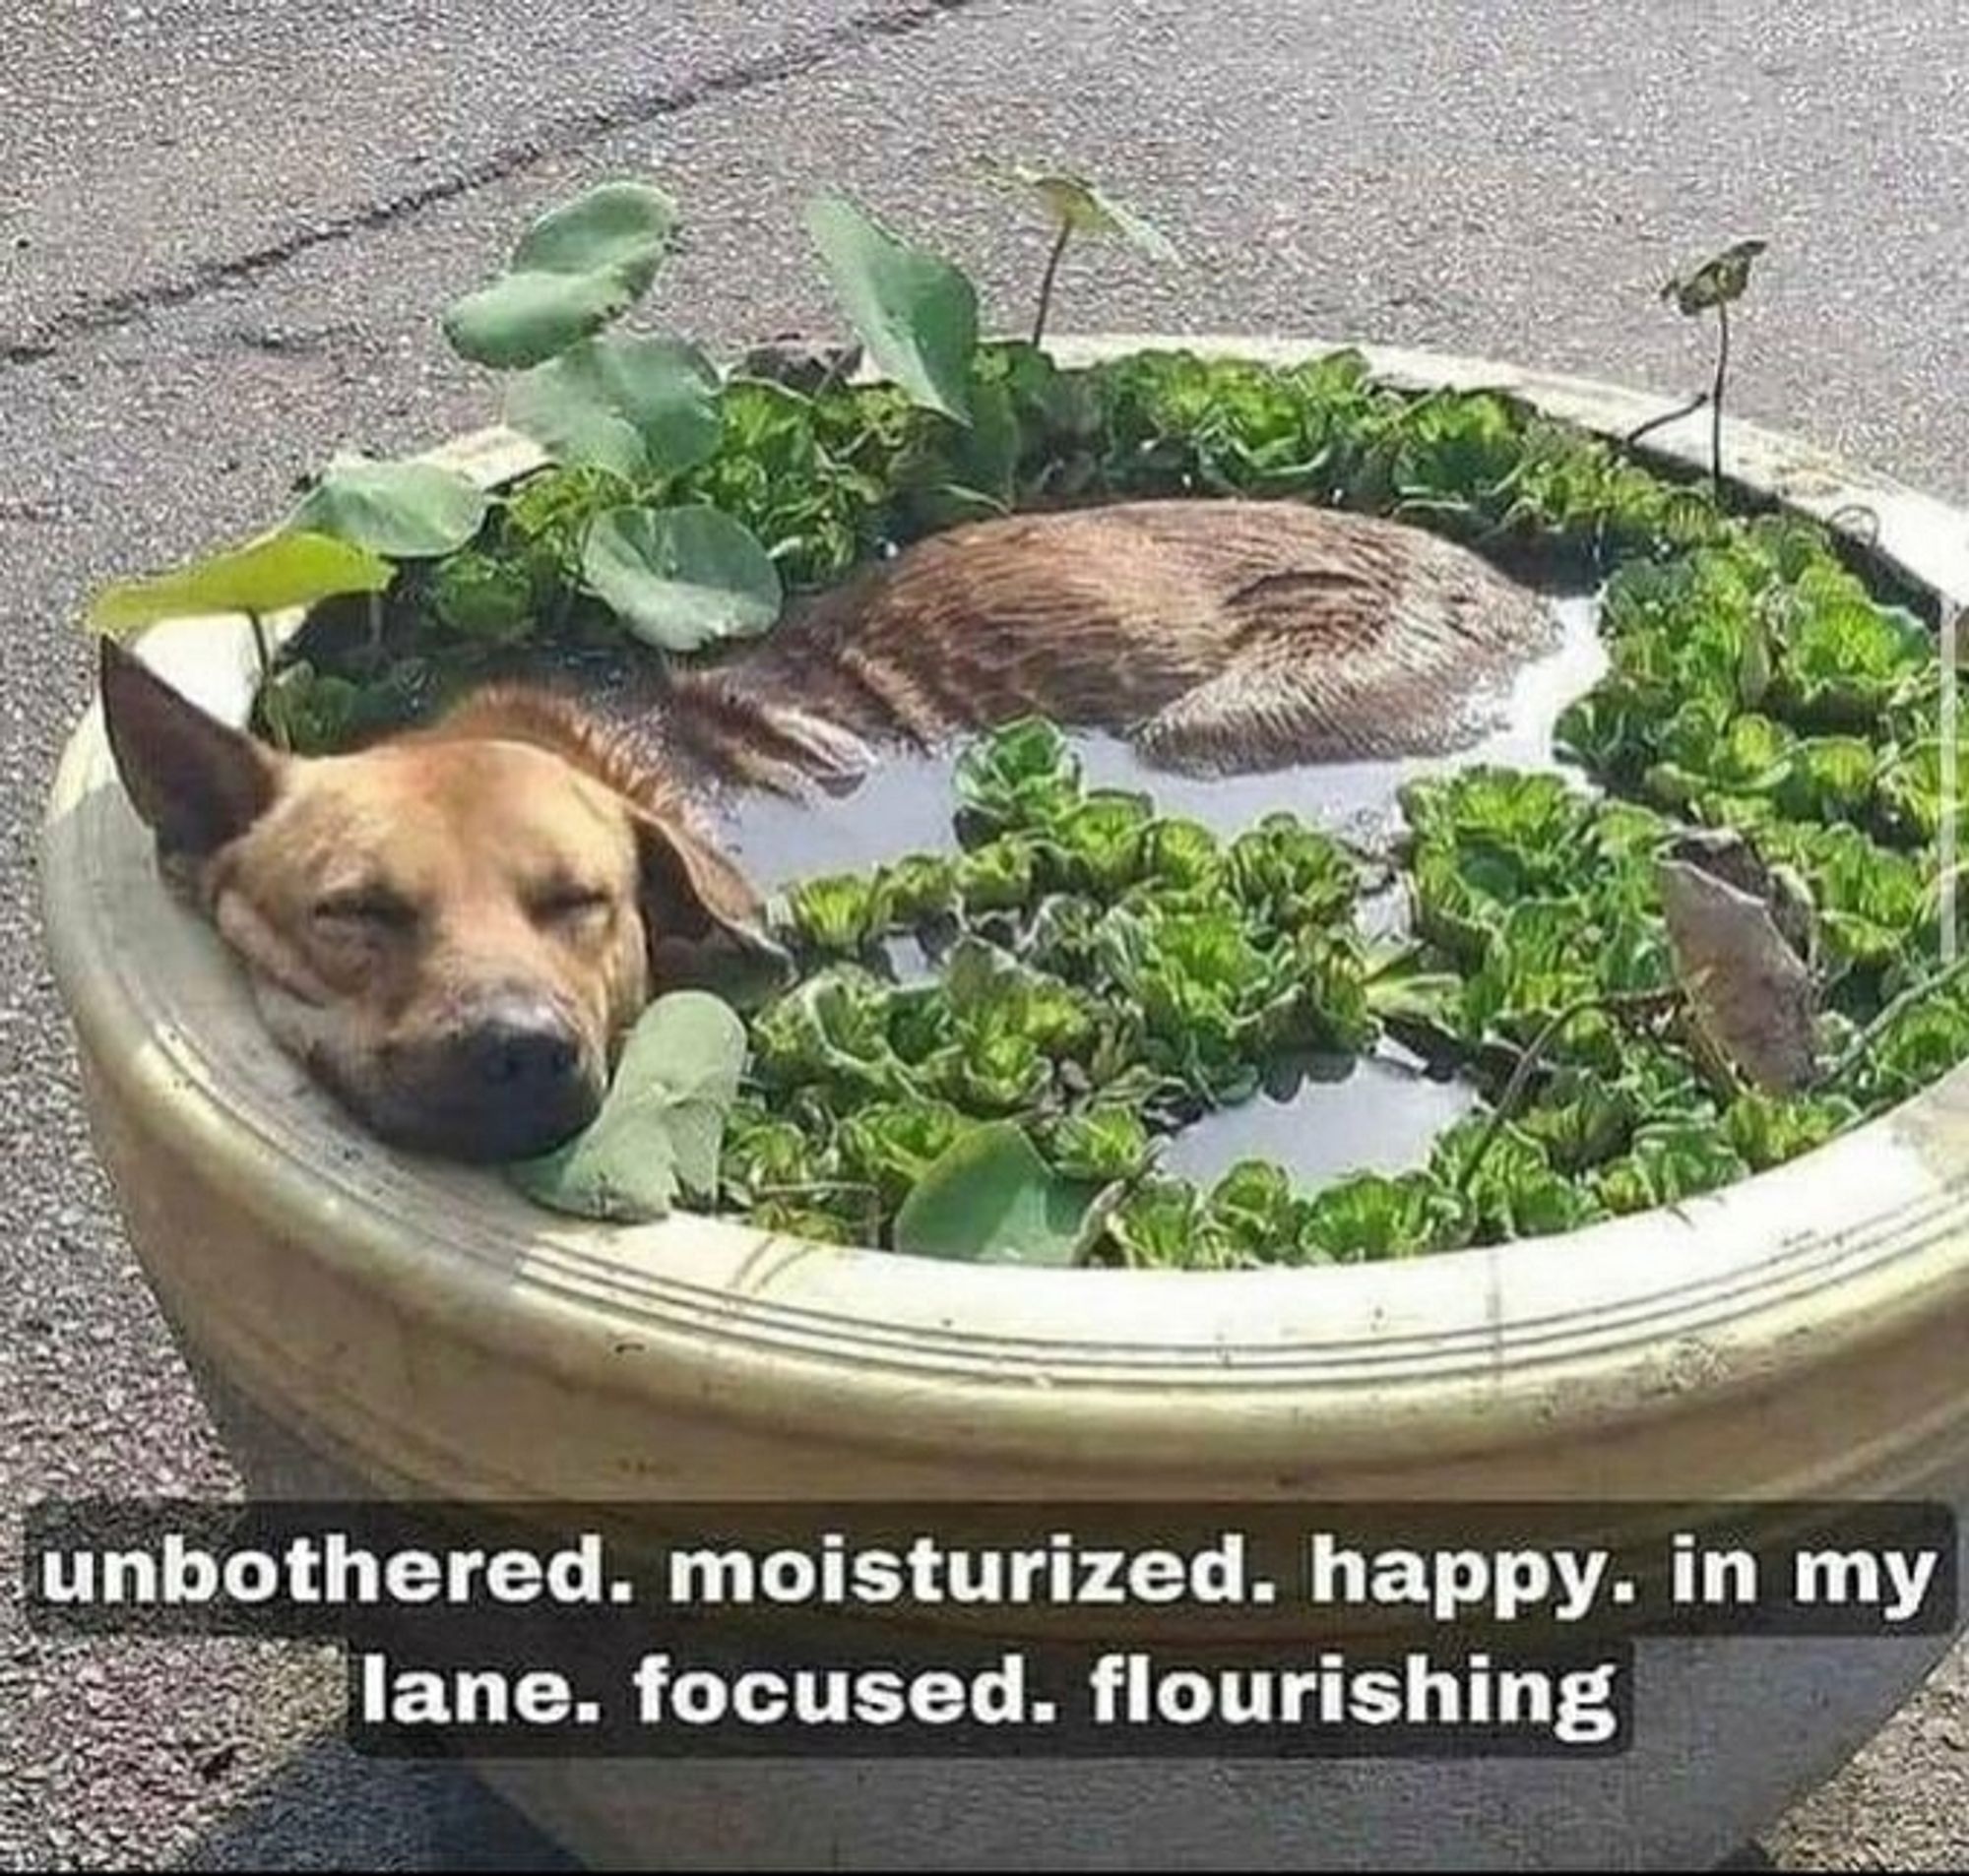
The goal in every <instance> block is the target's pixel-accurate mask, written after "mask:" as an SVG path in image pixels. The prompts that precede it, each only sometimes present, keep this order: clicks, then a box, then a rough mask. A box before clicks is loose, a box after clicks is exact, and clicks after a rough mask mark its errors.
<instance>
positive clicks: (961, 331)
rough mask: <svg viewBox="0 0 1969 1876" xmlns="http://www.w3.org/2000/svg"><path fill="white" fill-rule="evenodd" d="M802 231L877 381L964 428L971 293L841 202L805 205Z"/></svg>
mask: <svg viewBox="0 0 1969 1876" xmlns="http://www.w3.org/2000/svg"><path fill="white" fill-rule="evenodd" d="M806 225H807V232H808V233H809V234H810V235H811V236H812V237H813V242H814V245H815V246H816V247H817V248H818V249H819V250H820V257H821V260H822V262H823V263H824V264H825V266H826V268H827V274H828V278H829V280H830V281H832V282H833V285H834V290H835V292H836V294H837V295H839V297H840V300H841V303H842V307H843V309H844V310H845V311H846V312H847V314H848V318H849V322H850V323H851V324H852V325H853V326H854V328H855V330H856V332H857V333H858V334H859V335H860V338H861V343H862V344H864V345H865V346H866V347H867V351H868V355H869V357H870V358H872V359H873V360H874V362H875V365H876V367H877V369H879V370H880V371H881V372H882V374H883V375H884V376H885V377H887V378H889V379H891V380H892V381H893V382H894V383H896V384H898V385H900V386H901V387H902V388H903V390H905V391H907V392H908V393H909V394H910V396H911V397H912V398H914V399H915V400H916V401H917V402H918V403H919V404H922V405H926V406H928V407H929V408H930V409H932V410H940V411H942V412H943V414H944V415H945V416H947V417H954V418H955V419H956V420H957V421H958V422H960V423H969V422H970V421H971V365H972V357H973V354H974V353H975V352H976V351H977V349H978V294H977V292H976V290H975V289H974V288H973V286H972V284H971V282H970V281H968V280H966V279H965V277H964V276H963V274H962V273H960V272H959V271H958V270H957V269H956V268H954V267H952V266H951V265H950V263H949V262H948V261H942V260H939V259H938V258H937V257H936V256H935V255H933V254H927V253H925V252H924V251H923V250H922V249H921V248H915V247H911V246H910V245H909V244H908V243H907V242H904V241H899V240H898V239H897V238H896V237H895V236H894V235H893V234H891V233H889V232H888V230H887V229H885V228H883V227H882V226H880V225H879V224H878V223H877V222H875V221H873V220H871V219H869V218H868V217H867V216H865V215H863V214H862V212H861V211H860V210H859V209H857V207H856V206H855V204H854V203H852V202H850V201H849V200H847V198H846V197H844V196H833V195H827V196H817V197H815V198H814V200H813V201H812V202H811V203H809V204H808V205H807V212H806Z"/></svg>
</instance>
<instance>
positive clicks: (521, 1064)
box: [461, 1012, 581, 1101]
mask: <svg viewBox="0 0 1969 1876" xmlns="http://www.w3.org/2000/svg"><path fill="white" fill-rule="evenodd" d="M461 1052H462V1054H463V1056H464V1062H463V1064H462V1066H463V1068H464V1070H465V1073H466V1075H467V1077H468V1078H469V1079H471V1080H472V1081H475V1082H476V1083H478V1084H479V1085H480V1086H481V1087H482V1088H484V1089H485V1090H487V1091H488V1092H490V1093H493V1094H506V1095H511V1096H512V1097H513V1098H514V1099H516V1100H522V1101H524V1100H527V1099H530V1098H532V1097H533V1096H535V1095H538V1094H548V1093H552V1092H553V1091H555V1090H557V1089H559V1088H561V1087H562V1086H564V1085H565V1084H566V1082H567V1080H568V1078H569V1077H570V1076H572V1075H573V1074H574V1072H575V1070H576V1069H577V1068H578V1067H579V1066H580V1063H581V1045H580V1044H579V1043H578V1042H577V1041H576V1040H575V1038H574V1037H573V1036H572V1035H571V1034H569V1033H568V1032H567V1030H566V1029H565V1028H564V1027H563V1026H562V1025H561V1024H560V1023H558V1022H557V1021H555V1020H554V1018H553V1017H552V1016H551V1015H550V1014H548V1013H546V1012H539V1013H525V1014H516V1013H504V1014H500V1015H497V1016H493V1017H490V1018H487V1019H486V1020H485V1021H484V1022H482V1023H480V1024H478V1025H476V1027H474V1028H473V1029H472V1030H470V1031H468V1032H466V1034H465V1036H464V1038H463V1042H462V1048H461Z"/></svg>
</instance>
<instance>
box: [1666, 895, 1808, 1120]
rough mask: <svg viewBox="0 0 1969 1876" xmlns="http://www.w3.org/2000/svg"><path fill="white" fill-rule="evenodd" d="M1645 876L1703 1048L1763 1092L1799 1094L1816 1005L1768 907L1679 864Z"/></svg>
mask: <svg viewBox="0 0 1969 1876" xmlns="http://www.w3.org/2000/svg"><path fill="white" fill-rule="evenodd" d="M1655 876H1656V880H1657V882H1658V883H1659V885H1660V887H1661V896H1662V910H1663V912H1664V914H1665V915H1666V917H1667V920H1668V931H1669V941H1670V943H1671V945H1672V946H1673V947H1674V951H1675V963H1676V974H1677V975H1678V977H1680V979H1681V980H1682V983H1683V988H1684V989H1685V990H1686V992H1687V994H1688V998H1689V1002H1690V1004H1691V1006H1692V1007H1693V1009H1694V1011H1695V1016H1696V1021H1697V1023H1698V1025H1699V1026H1700V1028H1701V1031H1702V1033H1703V1035H1704V1037H1705V1039H1706V1040H1707V1041H1708V1042H1709V1043H1710V1045H1711V1046H1712V1047H1713V1048H1715V1049H1716V1050H1717V1051H1718V1053H1719V1054H1721V1056H1722V1057H1723V1059H1724V1060H1725V1061H1726V1062H1727V1063H1728V1064H1729V1065H1730V1066H1731V1067H1732V1068H1734V1069H1736V1070H1738V1071H1739V1072H1740V1073H1742V1074H1743V1075H1744V1076H1746V1077H1747V1079H1748V1080H1749V1081H1750V1082H1751V1083H1752V1084H1754V1085H1755V1086H1756V1087H1758V1088H1761V1089H1763V1090H1765V1091H1766V1092H1767V1093H1770V1094H1792V1093H1795V1092H1796V1091H1797V1090H1799V1089H1802V1088H1804V1087H1806V1086H1807V1085H1808V1084H1809V1083H1810V1081H1811V1080H1812V1077H1813V1074H1814V1071H1815V1063H1814V1061H1813V1054H1812V1018H1813V1014H1814V1011H1815V1008H1816V996H1815V993H1814V991H1813V987H1812V981H1811V972H1810V970H1809V969H1806V966H1805V963H1804V960H1802V959H1801V958H1800V957H1799V955H1798V953H1797V952H1796V951H1794V950H1793V949H1792V948H1791V946H1790V945H1789V944H1788V943H1786V941H1785V937H1784V934H1783V933H1782V932H1781V931H1780V930H1779V929H1778V924H1777V920H1776V919H1775V918H1773V917H1772V915H1771V910H1770V907H1768V906H1767V905H1765V903H1764V902H1763V901H1762V900H1761V899H1758V898H1755V897H1753V896H1752V895H1751V894H1749V893H1747V892H1744V891H1743V890H1742V889H1741V888H1739V887H1736V886H1733V885H1731V884H1730V883H1729V882H1728V881H1727V880H1723V879H1719V878H1718V877H1717V876H1716V875H1715V874H1714V873H1711V872H1709V871H1706V870H1705V869H1704V868H1702V867H1700V866H1694V865H1691V864H1689V863H1688V862H1687V861H1685V860H1670V859H1665V860H1661V861H1658V862H1657V863H1656V867H1655Z"/></svg>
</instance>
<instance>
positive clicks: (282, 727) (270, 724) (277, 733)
mask: <svg viewBox="0 0 1969 1876" xmlns="http://www.w3.org/2000/svg"><path fill="white" fill-rule="evenodd" d="M246 618H247V622H248V623H249V624H250V625H251V626H252V628H253V657H254V660H255V662H256V663H258V665H259V667H260V687H259V691H258V694H257V701H258V703H259V705H260V719H261V721H263V722H264V723H265V724H266V725H267V733H268V735H269V736H271V737H272V738H273V740H274V747H275V748H276V749H279V750H282V751H283V752H285V751H286V750H289V749H291V748H292V747H293V738H292V737H291V736H289V735H288V734H287V725H286V719H284V718H283V717H282V716H281V713H280V712H279V711H278V710H277V709H271V708H269V706H270V704H271V703H272V701H273V697H274V654H273V650H272V648H271V647H270V646H269V645H268V643H267V622H266V620H264V619H263V618H261V616H260V615H259V614H258V613H257V612H249V613H247V615H246ZM246 715H247V719H248V720H249V721H250V720H251V719H252V715H253V713H252V712H251V711H250V710H249V711H248V712H247V713H246Z"/></svg>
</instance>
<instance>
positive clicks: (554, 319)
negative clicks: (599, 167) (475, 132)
mask: <svg viewBox="0 0 1969 1876" xmlns="http://www.w3.org/2000/svg"><path fill="white" fill-rule="evenodd" d="M676 219H677V218H676V209H675V207H674V205H673V204H672V203H671V202H670V200H669V198H668V197H667V196H666V195H664V194H663V193H662V191H661V190H657V189H652V188H650V187H649V186H648V185H647V184H645V183H640V182H604V183H603V184H601V185H600V186H599V187H597V188H594V189H591V190H589V191H588V192H587V193H586V194H585V195H581V196H577V197H576V198H575V199H574V200H573V201H572V202H569V203H565V204H563V205H562V206H561V207H560V208H558V209H554V210H552V211H551V212H550V213H548V214H547V215H544V216H542V217H541V218H540V220H538V221H536V222H535V223H534V225H533V226H532V227H531V228H529V229H528V230H527V232H526V234H525V236H524V237H522V239H521V241H520V245H519V246H518V247H517V248H515V249H514V250H513V258H512V261H511V262H510V263H509V264H508V266H507V269H506V271H505V272H504V273H503V274H501V275H500V276H499V278H498V279H497V280H495V281H492V282H491V283H490V284H489V285H487V286H481V287H480V288H479V289H478V290H477V291H476V292H475V293H468V294H466V296H465V297H464V298H463V299H460V300H455V301H453V303H452V305H451V307H450V309H449V310H448V311H447V312H446V313H445V316H444V332H445V337H446V338H447V339H449V340H450V341H451V344H452V347H453V349H454V350H456V351H457V352H458V353H459V354H460V355H461V356H462V357H466V358H469V359H471V360H472V362H473V363H474V364H479V365H490V366H492V367H493V368H494V369H496V370H500V371H512V370H518V369H520V368H522V367H525V366H527V365H537V364H540V362H541V361H542V360H543V359H547V358H551V357H552V356H553V355H554V353H555V352H557V351H562V350H564V349H565V348H566V347H567V346H569V345H571V344H574V343H575V342H576V341H577V340H580V339H586V338H588V337H589V336H590V335H591V334H593V333H597V332H600V331H601V330H602V328H603V326H605V325H607V324H608V322H609V321H610V320H611V319H615V318H618V317H619V316H620V315H621V314H623V313H625V312H627V311H628V309H629V308H630V307H631V306H633V305H634V304H635V303H636V301H637V300H639V299H641V298H642V296H643V295H644V294H645V293H647V292H648V291H649V290H650V282H651V281H654V280H655V279H656V277H657V269H658V268H659V267H660V266H661V265H662V264H663V259H664V256H665V254H666V253H667V252H668V250H669V244H670V237H671V235H672V233H673V232H674V231H675V228H676Z"/></svg>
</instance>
